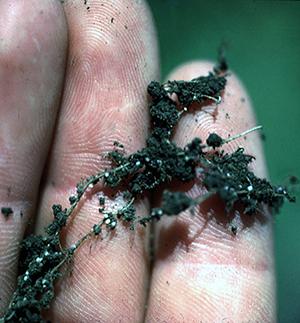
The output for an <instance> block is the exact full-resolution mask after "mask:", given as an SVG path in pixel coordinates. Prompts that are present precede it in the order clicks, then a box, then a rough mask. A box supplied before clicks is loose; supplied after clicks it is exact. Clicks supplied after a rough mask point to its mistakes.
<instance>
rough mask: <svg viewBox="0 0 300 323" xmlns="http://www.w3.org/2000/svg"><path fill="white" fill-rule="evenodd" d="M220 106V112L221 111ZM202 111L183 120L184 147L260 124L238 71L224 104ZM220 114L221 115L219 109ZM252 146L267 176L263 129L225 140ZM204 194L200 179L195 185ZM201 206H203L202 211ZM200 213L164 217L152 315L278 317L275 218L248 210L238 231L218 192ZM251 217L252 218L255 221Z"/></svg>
mask: <svg viewBox="0 0 300 323" xmlns="http://www.w3.org/2000/svg"><path fill="white" fill-rule="evenodd" d="M212 68H213V65H212V64H210V63H207V62H200V63H199V62H197V63H193V64H189V65H185V66H183V67H181V68H179V69H177V70H176V71H175V72H174V73H172V75H171V76H170V79H185V80H188V79H192V78H194V77H197V76H199V75H206V74H207V73H208V72H209V71H211V70H212ZM214 109H217V111H214ZM206 110H208V111H209V112H210V113H208V111H207V112H204V111H201V110H199V111H196V112H195V114H192V113H189V114H187V115H186V116H184V118H183V119H182V120H181V121H180V123H179V125H178V129H177V132H176V135H175V137H174V140H175V141H176V142H177V143H178V144H179V145H180V146H183V145H185V144H186V143H187V142H189V141H190V140H191V139H192V138H194V137H196V136H197V137H200V138H201V139H202V140H205V139H206V138H207V137H208V135H209V134H210V133H212V132H215V133H217V134H219V135H220V136H221V137H222V138H227V137H228V135H234V134H238V133H241V132H243V131H244V130H247V129H249V128H251V127H253V126H254V125H255V123H256V121H255V118H254V114H253V110H252V107H251V103H250V100H249V98H248V96H247V93H246V91H245V90H244V88H243V87H242V85H241V82H240V81H239V80H238V79H237V77H236V76H234V75H230V76H229V77H228V81H227V85H226V87H225V91H224V94H223V97H222V102H221V103H220V104H219V106H218V107H214V106H211V107H208V108H206ZM211 112H214V113H215V116H212V115H211ZM239 145H240V146H242V147H245V149H246V153H248V154H250V155H253V156H255V157H256V158H257V162H255V163H254V164H253V167H254V170H255V173H256V174H257V175H258V176H265V175H266V170H265V166H264V160H263V153H262V149H261V145H260V142H259V138H258V135H257V134H251V137H248V138H240V139H239V140H237V141H234V142H233V141H232V142H231V143H230V144H228V145H225V146H224V149H227V151H233V150H235V149H236V148H237V147H238V146H239ZM189 193H191V194H193V195H196V196H197V195H199V194H201V191H200V190H199V187H198V186H194V187H193V188H192V189H191V190H190V192H189ZM199 210H200V211H199ZM197 211H199V212H198V213H196V214H195V215H194V216H193V217H191V215H190V214H188V213H184V214H182V215H180V216H179V217H178V219H177V220H176V221H175V224H174V223H173V222H172V223H169V222H167V220H168V219H167V220H163V221H161V223H158V226H157V231H156V240H157V249H156V258H155V263H154V269H153V276H152V282H151V288H150V297H149V300H150V303H149V307H148V313H147V320H146V321H147V322H171V321H172V322H200V321H201V322H223V321H222V320H225V322H227V321H228V322H274V321H275V316H274V315H275V314H274V313H275V305H274V300H275V297H274V276H273V275H274V270H273V250H272V248H273V247H272V225H271V223H272V220H271V219H270V217H269V215H267V214H266V215H265V217H264V221H259V219H257V218H255V219H254V218H252V219H253V222H252V223H251V224H250V223H249V221H248V220H249V218H247V217H246V216H245V217H244V216H243V215H241V216H240V218H239V222H238V223H237V224H238V228H239V229H238V233H237V235H236V236H234V235H233V234H232V233H231V232H230V230H229V228H228V227H226V225H225V224H226V223H227V219H226V214H225V211H224V206H223V204H222V203H220V201H218V200H216V199H210V200H208V201H207V202H206V203H203V204H201V206H200V207H199V208H198V209H197ZM247 221H248V222H247Z"/></svg>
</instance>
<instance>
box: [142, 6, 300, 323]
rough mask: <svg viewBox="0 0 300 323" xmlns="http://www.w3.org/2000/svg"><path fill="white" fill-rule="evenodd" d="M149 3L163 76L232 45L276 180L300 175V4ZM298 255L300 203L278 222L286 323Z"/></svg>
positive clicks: (295, 301) (296, 294)
mask: <svg viewBox="0 0 300 323" xmlns="http://www.w3.org/2000/svg"><path fill="white" fill-rule="evenodd" d="M148 2H149V4H150V7H151V9H152V12H153V15H154V19H155V21H156V25H157V29H158V36H159V43H160V54H161V67H162V70H161V71H162V78H164V77H165V76H166V75H167V74H168V73H169V72H170V71H171V69H173V68H174V67H175V66H177V65H178V64H181V63H183V62H185V61H187V60H194V59H211V60H215V59H216V49H217V47H218V46H219V45H220V44H221V42H223V41H224V42H226V43H227V45H228V50H227V58H228V60H229V64H230V67H231V69H233V70H234V71H235V72H236V73H237V74H238V75H239V76H240V78H241V79H242V80H243V82H244V84H245V85H246V87H247V89H248V91H249V93H250V96H251V97H252V101H253V103H254V107H255V110H256V114H257V118H258V121H259V123H260V124H262V125H263V126H264V133H265V135H266V141H265V143H264V146H265V152H266V157H267V162H268V167H269V171H270V176H271V178H272V181H273V182H274V183H277V184H279V183H282V182H283V181H285V180H286V179H287V177H288V176H289V175H291V174H294V175H296V176H297V177H299V175H300V167H299V165H300V149H299V146H300V141H299V140H300V132H299V127H300V1H211V0H210V1H199V0H148ZM298 192H299V190H298ZM297 196H298V197H300V196H299V193H298V194H297ZM298 200H300V199H299V198H298ZM299 250H300V203H299V202H298V203H297V204H294V205H286V206H285V207H284V208H283V210H282V212H281V213H280V214H279V215H278V216H277V217H276V220H275V252H276V270H277V292H278V321H279V322H280V323H285V322H292V323H293V322H300V251H299Z"/></svg>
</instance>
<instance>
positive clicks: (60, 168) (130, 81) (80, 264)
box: [37, 0, 159, 322]
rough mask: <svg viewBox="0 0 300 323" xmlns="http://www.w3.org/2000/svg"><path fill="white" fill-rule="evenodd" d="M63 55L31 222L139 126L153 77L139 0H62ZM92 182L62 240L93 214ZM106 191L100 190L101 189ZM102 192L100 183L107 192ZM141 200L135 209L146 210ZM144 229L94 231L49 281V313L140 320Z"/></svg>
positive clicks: (128, 144)
mask: <svg viewBox="0 0 300 323" xmlns="http://www.w3.org/2000/svg"><path fill="white" fill-rule="evenodd" d="M64 9H65V13H66V17H67V22H68V26H69V56H68V67H67V74H66V80H65V89H64V95H63V101H62V107H61V109H60V115H59V120H58V123H57V131H56V135H55V138H54V142H53V147H52V151H51V155H50V160H49V164H48V171H47V174H45V177H44V185H43V188H42V197H41V201H40V205H39V217H38V221H37V230H38V231H41V230H42V228H43V227H44V226H45V225H46V223H49V221H50V219H51V214H50V213H49V210H50V209H51V206H52V204H53V203H60V204H62V205H63V206H67V205H68V196H70V195H71V194H72V193H74V188H75V185H76V183H77V182H79V180H80V179H81V178H82V177H85V176H89V175H91V174H94V173H97V172H99V171H103V170H104V169H105V168H106V167H109V166H110V163H109V162H108V160H107V159H105V158H104V156H105V154H106V153H107V152H108V151H111V150H112V148H113V142H114V141H119V142H121V143H122V144H124V147H125V149H126V152H128V153H130V152H132V151H136V150H137V149H139V148H141V147H143V146H144V145H145V139H146V136H147V133H148V124H149V120H148V117H145V115H147V114H146V112H147V93H146V87H147V84H148V83H149V82H150V81H151V80H153V79H158V77H159V76H158V58H157V56H158V55H157V45H156V35H155V30H154V28H153V23H152V18H151V15H150V13H149V10H148V8H147V6H146V5H145V3H144V2H143V1H124V0H119V1H98V0H97V1H96V0H95V1H88V4H87V5H84V3H83V1H81V0H78V1H65V2H64ZM101 190H102V187H101V185H98V186H97V187H95V188H94V191H93V194H90V195H89V194H87V198H86V199H85V201H84V203H82V204H81V205H80V207H79V209H78V210H77V211H76V212H75V214H74V216H73V217H72V219H71V220H70V223H69V224H68V226H67V230H66V232H65V241H64V244H65V245H67V246H69V245H71V244H72V243H74V242H75V241H77V240H78V239H79V238H80V237H81V236H82V235H83V234H85V233H86V232H88V231H89V230H90V228H91V227H92V226H93V224H94V223H96V222H98V221H99V212H98V207H99V203H98V196H97V193H98V192H99V191H101ZM105 192H106V191H105ZM106 193H107V192H106ZM147 213H148V208H147V202H146V201H144V202H143V203H141V204H140V205H139V206H138V214H147ZM145 232H146V231H143V230H141V231H134V232H132V231H131V232H130V230H129V228H126V227H124V226H122V225H120V226H118V227H117V228H116V230H115V231H114V233H113V235H112V236H111V237H105V235H104V238H103V240H102V241H101V239H93V240H92V241H90V242H87V243H86V244H85V245H83V246H82V247H81V248H80V249H79V250H78V252H76V254H75V257H74V265H73V266H72V269H71V272H69V273H67V274H66V276H65V277H64V279H62V281H61V283H58V287H57V297H56V299H55V301H54V303H53V306H52V308H51V311H50V312H49V313H48V314H49V319H51V320H52V321H53V322H120V321H121V322H140V321H141V320H142V319H143V317H144V311H145V299H146V293H147V284H148V268H149V266H148V255H147V247H146V246H145V245H146V244H147V241H148V239H147V237H148V236H147V234H145Z"/></svg>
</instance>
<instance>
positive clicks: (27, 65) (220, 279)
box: [0, 0, 275, 322]
mask: <svg viewBox="0 0 300 323" xmlns="http://www.w3.org/2000/svg"><path fill="white" fill-rule="evenodd" d="M0 7H1V11H0V12H1V15H2V17H1V19H0V35H1V36H0V82H1V86H0V100H1V108H0V109H1V110H0V113H1V127H0V129H1V130H0V131H1V137H0V138H1V141H0V151H1V159H0V161H1V162H0V170H1V171H0V176H1V183H2V185H1V187H0V194H1V203H2V204H3V205H8V206H11V207H12V208H13V210H14V214H13V216H12V217H10V218H9V219H5V218H4V217H1V218H0V221H1V224H0V230H1V233H2V235H1V243H0V284H1V287H2V288H1V290H0V297H1V303H0V304H1V307H2V308H1V309H2V310H3V309H4V307H5V306H6V305H7V304H8V302H9V298H10V295H11V293H12V291H13V288H14V281H15V278H16V272H17V271H16V263H17V257H18V250H19V248H18V245H19V242H20V240H21V239H22V237H23V234H24V230H25V227H26V224H27V222H28V220H29V219H30V221H33V219H34V218H35V221H36V231H37V232H38V231H42V228H43V227H44V226H45V225H46V224H47V223H49V222H50V220H51V217H52V214H51V212H50V209H51V205H52V204H53V203H61V204H62V205H66V204H67V203H68V201H67V197H68V196H69V195H71V193H72V192H73V190H74V186H75V184H76V183H77V182H78V180H79V179H80V178H81V177H85V176H88V175H90V174H93V173H95V172H97V171H99V169H104V168H105V167H108V164H107V160H105V159H103V158H102V157H101V156H103V155H104V154H105V153H107V152H108V151H110V150H111V148H112V143H113V142H114V141H115V140H118V141H119V142H122V143H123V144H124V146H125V148H126V151H127V152H128V153H129V152H132V151H135V150H136V149H138V148H140V147H142V146H143V145H144V140H145V138H146V135H147V131H148V120H147V118H146V117H145V115H146V114H147V96H146V86H147V84H148V83H149V81H151V80H153V79H158V77H159V72H158V71H159V63H158V57H157V45H156V35H155V32H154V28H153V23H152V20H151V17H150V14H149V10H148V9H147V7H146V5H145V4H144V3H141V2H139V1H124V0H123V1H121V0H120V1H100V0H99V1H96V0H95V1H88V3H87V4H86V5H85V4H84V1H81V0H78V1H68V0H67V1H65V4H64V5H63V7H62V6H61V5H60V4H59V2H58V1H50V0H49V1H48V0H45V1H43V2H42V3H41V2H40V1H37V0H32V1H30V3H29V2H25V1H18V2H17V1H10V2H9V1H7V2H5V3H4V2H2V3H1V4H0ZM88 7H89V9H88ZM64 12H65V16H64ZM67 24H68V29H69V35H68V37H69V48H68V49H67ZM67 51H68V57H67V58H66V55H67ZM65 68H66V74H65ZM211 68H212V65H211V64H209V63H207V62H194V63H189V64H187V65H184V66H182V67H180V68H178V69H176V70H175V71H174V72H173V73H172V74H171V76H170V77H169V78H170V79H191V78H193V77H195V76H198V75H202V74H206V73H207V72H208V71H209V70H211ZM61 97H62V99H61V100H60V98H61ZM254 124H255V120H254V117H253V112H252V111H251V106H250V103H249V99H248V98H247V94H246V93H245V91H244V89H243V88H242V86H241V84H240V82H239V81H238V80H237V78H236V77H235V76H230V77H229V78H228V85H227V86H226V90H225V93H224V96H223V101H222V103H221V104H220V105H219V107H218V115H217V117H216V120H214V118H213V117H212V116H211V115H210V114H208V113H203V112H201V111H198V112H196V113H195V114H194V115H192V114H188V115H186V116H184V117H183V119H182V120H181V122H180V124H179V126H178V129H177V131H176V135H175V138H174V140H176V141H177V142H178V143H179V144H181V145H183V144H185V143H186V142H187V141H189V140H190V139H191V138H193V137H195V136H199V137H200V138H206V137H207V135H208V134H209V133H210V132H213V131H214V132H217V133H219V134H220V135H222V137H224V138H226V136H227V135H228V134H236V133H240V132H242V131H244V130H245V129H248V128H249V127H251V126H252V125H254ZM252 138H254V139H253V140H252ZM241 141H242V145H243V146H245V147H246V149H247V152H249V153H251V154H253V155H254V156H256V157H257V163H256V164H255V166H254V167H255V170H256V173H258V174H259V175H264V174H265V170H264V165H263V161H262V160H263V157H262V152H261V147H260V144H259V142H258V138H257V137H255V135H253V137H251V141H250V140H247V141H244V140H243V139H242V140H241ZM241 141H240V142H241ZM238 144H239V142H232V143H231V144H230V145H228V146H229V147H227V148H228V149H231V150H232V149H233V148H234V147H236V146H237V145H238ZM41 181H42V185H41V187H40V188H39V184H40V182H41ZM191 190H194V191H195V190H197V187H194V188H191ZM96 200H97V197H96V196H94V197H92V198H91V199H88V200H86V201H85V203H84V204H83V205H82V207H81V208H80V211H79V212H78V213H77V214H76V216H75V217H74V219H73V220H72V222H71V223H70V225H69V226H68V229H67V231H66V236H65V243H66V245H70V244H72V243H73V242H74V241H76V240H77V239H78V238H79V237H80V236H82V234H83V233H85V232H86V231H87V230H88V229H89V228H90V227H91V225H92V224H93V223H95V222H96V219H97V215H98V212H97V203H96ZM148 204H149V203H148V202H144V203H141V205H140V206H139V209H140V213H146V212H147V210H148V208H149V205H148ZM211 209H212V210H214V211H215V214H213V216H210V215H209V211H211ZM200 211H201V212H199V214H196V215H195V217H193V218H191V217H189V216H186V215H185V216H180V217H179V218H178V219H176V220H175V221H172V222H169V221H168V220H162V221H161V222H160V223H159V224H158V225H157V226H156V232H155V236H156V242H157V243H156V246H157V249H156V250H155V259H154V263H153V270H152V272H151V273H150V272H149V269H148V268H149V266H148V265H149V255H148V246H147V245H148V242H149V232H146V233H145V234H143V232H140V231H139V232H134V233H132V232H130V233H129V232H128V229H127V228H123V227H122V226H119V227H118V228H117V230H116V232H115V234H114V236H113V238H112V239H109V238H108V239H104V240H102V241H101V240H99V241H98V240H97V241H95V240H93V241H91V243H90V244H86V245H84V246H83V247H82V248H80V249H79V250H78V252H77V253H76V255H75V258H74V266H73V268H72V272H71V274H70V275H67V276H66V277H64V279H63V280H62V281H61V282H60V283H59V286H58V289H57V297H56V299H55V302H54V304H53V306H52V309H51V313H50V314H49V315H50V317H51V319H52V320H53V321H54V322H139V321H142V320H145V321H147V322H249V321H250V322H256V321H257V322H273V321H275V317H274V309H275V306H274V278H273V259H272V243H271V224H270V221H269V220H267V221H266V222H264V223H260V222H259V221H258V220H257V219H256V220H255V221H254V223H252V224H251V226H249V227H247V225H245V228H244V229H243V230H241V231H239V232H238V234H237V235H236V236H233V235H232V234H231V233H230V231H229V230H228V229H227V228H226V227H224V225H223V224H222V223H224V222H225V221H224V218H225V215H224V211H223V209H222V207H221V205H219V202H217V201H215V200H214V201H210V202H209V203H205V205H203V206H202V207H201V210H200ZM21 212H22V214H23V215H22V216H21ZM266 218H267V219H268V216H267V217H266ZM148 286H149V293H148ZM146 304H147V306H145V305H146Z"/></svg>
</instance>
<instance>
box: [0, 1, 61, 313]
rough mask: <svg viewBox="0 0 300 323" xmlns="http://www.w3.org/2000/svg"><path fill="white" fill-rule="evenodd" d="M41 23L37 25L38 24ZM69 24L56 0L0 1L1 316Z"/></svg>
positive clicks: (45, 143) (46, 136) (44, 148)
mask: <svg viewBox="0 0 300 323" xmlns="http://www.w3.org/2000/svg"><path fill="white" fill-rule="evenodd" d="M37 27H38V28H37ZM66 37H67V35H66V25H65V19H64V14H63V10H62V8H61V7H60V5H58V4H57V3H56V2H55V1H42V2H41V1H38V0H32V1H1V3H0V181H1V186H0V201H1V203H0V204H1V205H0V206H1V207H11V209H12V211H13V214H11V215H10V216H9V217H4V216H3V215H2V214H1V215H0V236H1V239H0V286H1V288H0V316H1V313H2V311H3V310H4V308H5V307H6V305H7V303H8V301H9V297H10V295H11V293H12V291H13V289H14V280H15V276H16V265H17V258H18V252H19V242H20V240H21V239H22V237H23V233H24V229H25V226H26V224H27V222H28V220H29V218H30V217H31V216H32V215H33V213H34V209H35V203H36V198H37V193H38V191H37V190H38V186H39V182H40V177H41V173H42V170H43V167H44V162H45V158H46V156H47V152H48V148H49V143H50V140H51V134H52V128H53V125H54V121H55V115H56V110H57V107H58V101H59V99H60V93H61V89H62V81H63V75H64V62H65V56H66Z"/></svg>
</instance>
